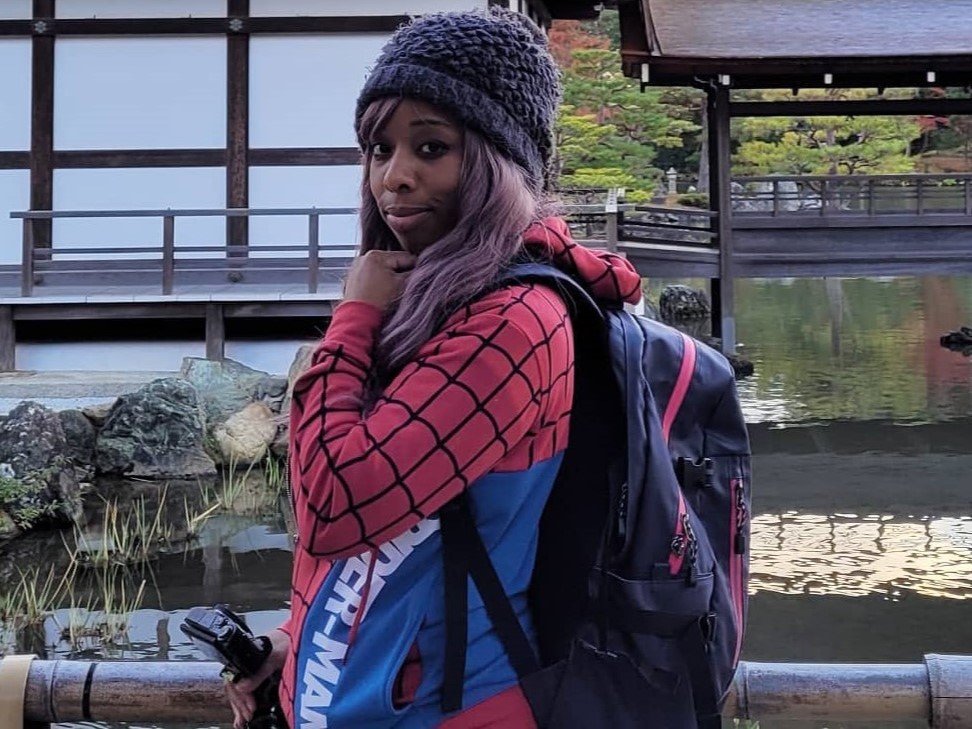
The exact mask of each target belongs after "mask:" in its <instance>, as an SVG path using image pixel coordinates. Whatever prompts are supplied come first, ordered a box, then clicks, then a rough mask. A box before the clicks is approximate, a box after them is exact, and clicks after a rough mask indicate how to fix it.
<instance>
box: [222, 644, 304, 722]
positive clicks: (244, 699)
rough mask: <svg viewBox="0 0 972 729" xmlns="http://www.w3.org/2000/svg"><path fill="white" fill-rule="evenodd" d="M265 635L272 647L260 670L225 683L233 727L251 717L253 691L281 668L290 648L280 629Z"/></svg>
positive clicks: (254, 709)
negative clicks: (234, 681) (231, 710)
mask: <svg viewBox="0 0 972 729" xmlns="http://www.w3.org/2000/svg"><path fill="white" fill-rule="evenodd" d="M267 637H268V638H270V644H271V645H272V646H273V648H272V650H271V651H270V655H269V656H267V660H265V661H264V662H263V665H262V666H261V667H260V670H259V671H257V673H256V674H254V675H253V676H251V677H250V678H242V679H240V680H239V681H237V682H236V683H227V684H225V686H226V697H227V698H228V699H229V703H230V707H231V708H232V709H233V729H243V727H245V726H246V723H247V722H248V721H249V720H250V719H252V718H253V714H254V712H256V709H257V702H256V697H255V696H254V695H253V693H254V692H255V691H256V690H257V688H258V687H259V686H260V684H261V683H263V682H264V681H265V680H267V679H268V678H269V677H270V674H272V673H273V672H274V671H279V670H280V669H281V668H283V665H284V661H285V660H286V659H287V652H288V651H289V650H290V636H289V635H287V634H286V633H285V632H283V631H282V630H272V631H270V633H269V634H268V635H267Z"/></svg>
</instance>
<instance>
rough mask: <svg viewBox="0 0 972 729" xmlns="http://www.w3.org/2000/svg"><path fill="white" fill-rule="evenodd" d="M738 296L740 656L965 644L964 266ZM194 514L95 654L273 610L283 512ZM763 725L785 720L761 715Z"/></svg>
mask: <svg viewBox="0 0 972 729" xmlns="http://www.w3.org/2000/svg"><path fill="white" fill-rule="evenodd" d="M737 299H738V311H737V331H738V337H739V340H740V342H741V349H740V351H741V353H743V354H744V355H745V356H746V357H748V358H749V359H751V360H752V361H753V362H754V363H755V367H756V373H755V375H754V376H753V377H751V378H749V379H747V380H745V381H743V382H741V383H740V392H741V395H742V398H743V402H744V407H745V409H746V413H747V416H748V419H749V422H750V430H751V434H752V442H753V449H754V453H755V456H754V466H753V470H754V520H753V552H752V581H751V585H750V590H751V595H752V597H751V611H750V622H749V628H748V632H747V641H746V645H745V649H744V653H743V657H744V658H745V659H748V660H768V661H821V662H829V661H834V662H837V661H861V662H870V661H893V662H906V663H912V662H919V661H920V660H921V658H922V655H923V654H925V653H932V652H942V653H965V654H972V621H970V620H968V614H969V610H970V608H972V604H970V603H969V602H968V601H969V599H970V598H972V559H970V556H972V488H970V485H972V475H970V474H972V358H969V357H964V356H962V355H961V354H958V353H954V352H950V351H948V350H945V349H942V348H941V347H940V346H939V344H938V338H939V336H940V335H942V334H944V333H946V332H948V331H951V330H954V329H957V328H958V327H959V326H960V325H962V324H966V325H968V324H972V280H969V279H957V278H896V279H887V280H873V279H871V280H863V279H861V280H837V279H831V280H826V281H825V280H814V279H808V280H794V281H781V280H776V281H740V282H737ZM207 529H208V530H209V531H208V532H207V534H206V537H205V540H204V541H205V546H200V547H198V548H197V549H195V550H193V551H191V552H189V553H188V554H186V555H178V556H174V555H173V556H169V557H166V558H164V559H162V560H160V561H159V562H158V563H157V564H156V565H155V566H154V570H153V571H154V581H155V585H156V586H157V587H153V588H152V589H150V590H148V591H147V593H146V596H145V599H144V602H143V607H142V609H140V610H139V611H137V612H136V613H135V614H134V616H133V619H132V623H131V626H130V629H129V634H128V638H129V643H128V645H125V646H122V647H118V648H115V649H113V650H112V651H111V653H110V655H111V656H112V657H126V658H142V657H144V658H148V657H151V658H155V657H159V656H167V657H169V658H171V659H186V658H192V657H194V656H195V655H196V654H195V653H194V651H193V649H192V648H191V647H190V646H188V645H187V644H186V642H185V640H184V639H183V637H182V635H181V633H180V632H179V631H178V623H179V621H180V620H181V619H182V616H183V615H184V614H185V611H186V610H187V609H188V608H190V607H192V606H194V605H198V604H211V603H213V602H217V601H221V602H226V603H229V604H230V605H231V606H233V607H234V608H236V609H238V610H240V611H243V612H244V613H245V614H246V615H247V616H248V618H249V620H250V622H251V623H252V624H253V626H254V627H255V628H256V629H257V630H264V629H267V628H269V627H272V626H273V625H274V624H276V623H277V622H279V621H280V620H281V619H282V618H283V616H284V604H285V600H286V598H287V587H288V577H289V567H290V554H289V552H288V551H287V549H288V545H287V539H286V536H285V534H284V529H283V525H282V523H280V522H279V520H275V519H266V520H263V521H262V522H261V523H253V522H252V521H250V522H247V521H245V520H241V519H227V518H221V519H219V520H215V521H212V522H210V523H209V524H207ZM46 642H47V643H48V645H49V646H52V645H53V644H56V643H57V629H56V626H53V625H52V626H50V627H49V630H48V631H47V636H46ZM103 650H104V649H102V648H98V647H91V648H90V649H88V650H86V651H84V652H83V655H84V656H85V657H97V656H100V655H104V652H103ZM47 651H48V655H49V656H65V655H67V648H66V647H65V646H64V645H63V644H60V645H58V646H57V647H48V649H47ZM63 726H74V727H77V726H81V725H63ZM774 726H780V727H787V726H791V727H792V726H795V725H793V724H785V723H784V724H772V723H769V722H763V723H762V725H761V729H772V728H773V727H774ZM808 726H817V725H808ZM844 726H848V727H850V726H852V725H850V724H846V725H844ZM859 726H866V724H861V725H859ZM883 726H888V724H883ZM902 726H907V725H904V724H902ZM829 729H836V726H834V725H831V726H830V727H829Z"/></svg>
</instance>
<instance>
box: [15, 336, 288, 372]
mask: <svg viewBox="0 0 972 729" xmlns="http://www.w3.org/2000/svg"><path fill="white" fill-rule="evenodd" d="M303 343H304V342H301V341H296V340H280V341H239V342H234V341H228V342H227V343H226V356H227V357H229V358H230V359H234V360H236V361H237V362H242V363H243V364H245V365H247V366H248V367H253V368H254V369H258V370H262V371H264V372H270V373H272V374H287V370H288V368H289V367H290V365H291V363H292V362H293V361H294V355H295V354H296V353H297V348H298V347H300V345H301V344H303ZM205 356H206V345H205V343H204V342H203V341H201V340H200V341H182V342H149V341H147V342H110V341H105V342H68V343H63V342H62V343H52V344H40V343H33V342H31V343H26V344H18V345H17V353H16V357H17V369H18V370H37V371H39V372H56V371H59V370H65V369H69V370H74V371H85V370H87V371H91V372H111V371H115V370H120V369H122V370H125V371H127V372H177V371H178V370H179V368H180V367H181V366H182V358H183V357H205ZM65 363H69V364H67V365H66V364H65ZM119 363H124V364H119Z"/></svg>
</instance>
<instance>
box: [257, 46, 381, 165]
mask: <svg viewBox="0 0 972 729" xmlns="http://www.w3.org/2000/svg"><path fill="white" fill-rule="evenodd" d="M386 40H387V38H386V37H385V36H384V35H377V34H368V35H330V36H327V35H317V36H303V35H290V36H260V35H256V36H252V37H251V39H250V145H251V146H253V147H353V146H355V138H354V129H353V127H354V103H355V100H356V99H357V97H358V93H359V92H360V90H361V86H362V85H363V84H364V81H365V78H366V76H367V70H368V67H369V66H370V65H371V64H372V63H374V61H375V59H376V58H377V57H378V54H379V52H380V51H381V47H382V45H384V43H385V41H386Z"/></svg>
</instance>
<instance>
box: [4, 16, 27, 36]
mask: <svg viewBox="0 0 972 729" xmlns="http://www.w3.org/2000/svg"><path fill="white" fill-rule="evenodd" d="M33 34H34V21H33V20H0V38H11V37H14V38H15V37H17V36H22V37H30V36H32V35H33Z"/></svg>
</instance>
